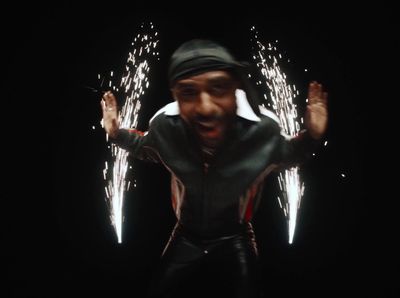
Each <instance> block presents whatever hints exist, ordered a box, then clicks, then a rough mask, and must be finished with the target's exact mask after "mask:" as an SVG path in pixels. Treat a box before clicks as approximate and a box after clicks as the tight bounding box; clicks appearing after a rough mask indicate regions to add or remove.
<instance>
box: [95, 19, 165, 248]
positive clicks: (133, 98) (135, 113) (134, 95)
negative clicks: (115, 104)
mask: <svg viewBox="0 0 400 298" xmlns="http://www.w3.org/2000/svg"><path fill="white" fill-rule="evenodd" d="M140 29H141V30H140V33H138V34H137V36H136V37H135V38H134V41H133V42H132V47H131V50H130V52H129V54H128V59H127V62H126V65H125V69H124V71H123V74H122V76H121V79H120V84H119V88H117V87H115V85H114V84H113V79H115V77H116V75H117V74H116V73H115V72H111V73H110V80H109V82H108V87H109V88H111V89H112V90H113V91H117V92H119V91H120V89H122V90H121V91H122V92H121V93H122V96H123V97H125V103H124V105H123V107H122V109H121V111H120V113H119V123H120V127H121V128H136V127H137V124H138V118H139V111H140V108H141V98H142V96H143V95H144V94H145V90H146V89H147V88H149V85H150V83H149V79H148V76H149V72H150V66H149V61H151V60H152V59H154V58H155V57H158V56H159V53H158V52H156V51H155V50H156V48H157V46H158V43H159V40H158V39H157V38H156V36H157V32H156V31H155V29H154V25H153V24H152V23H149V24H142V25H141V28H140ZM100 77H101V76H100V75H99V76H98V79H99V80H100ZM103 81H104V78H103ZM120 100H121V99H120ZM101 124H103V123H102V122H101ZM106 138H107V140H108V136H106ZM110 151H111V162H110V163H111V166H110V167H109V166H108V163H107V162H106V163H105V168H104V170H103V177H104V180H105V181H106V186H105V193H106V201H107V204H108V207H109V210H110V219H111V223H112V225H113V227H114V229H115V232H116V234H117V238H118V243H122V223H123V205H124V194H125V192H126V191H128V190H129V187H130V184H131V183H130V181H128V178H127V171H128V169H130V168H131V166H129V161H128V155H129V153H128V152H127V151H126V150H124V149H121V148H119V147H118V146H116V145H114V144H111V147H110ZM109 170H111V171H109ZM135 186H136V184H135Z"/></svg>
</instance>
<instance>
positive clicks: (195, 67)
mask: <svg viewBox="0 0 400 298" xmlns="http://www.w3.org/2000/svg"><path fill="white" fill-rule="evenodd" d="M247 66H248V64H246V63H242V62H239V61H236V60H235V58H234V57H233V56H232V55H231V53H230V52H229V51H228V50H227V49H226V48H225V47H223V46H221V45H219V44H217V43H215V42H213V41H211V40H204V39H193V40H190V41H187V42H185V43H183V44H182V45H181V46H180V47H179V48H178V49H176V51H175V52H174V53H173V54H172V57H171V60H170V64H169V68H168V79H169V84H170V86H172V85H173V84H174V83H175V82H176V81H177V80H179V79H183V78H185V77H189V76H192V75H196V74H200V73H203V72H206V71H209V70H219V69H232V70H234V71H235V72H240V71H243V70H244V69H245V68H246V67H247ZM241 69H243V70H241Z"/></svg>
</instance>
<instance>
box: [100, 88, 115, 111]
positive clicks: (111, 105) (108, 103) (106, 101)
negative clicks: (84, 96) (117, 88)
mask: <svg viewBox="0 0 400 298" xmlns="http://www.w3.org/2000/svg"><path fill="white" fill-rule="evenodd" d="M101 106H102V108H103V112H112V111H116V110H117V99H116V98H115V96H114V94H112V92H111V91H107V92H106V93H104V95H103V97H102V99H101Z"/></svg>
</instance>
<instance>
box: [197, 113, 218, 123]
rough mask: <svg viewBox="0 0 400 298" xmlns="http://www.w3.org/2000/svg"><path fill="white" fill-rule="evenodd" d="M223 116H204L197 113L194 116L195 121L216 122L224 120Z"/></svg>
mask: <svg viewBox="0 0 400 298" xmlns="http://www.w3.org/2000/svg"><path fill="white" fill-rule="evenodd" d="M222 119H223V117H222V116H221V115H217V114H215V115H210V116H204V115H196V116H195V117H194V119H193V120H194V121H195V122H216V121H220V120H222Z"/></svg>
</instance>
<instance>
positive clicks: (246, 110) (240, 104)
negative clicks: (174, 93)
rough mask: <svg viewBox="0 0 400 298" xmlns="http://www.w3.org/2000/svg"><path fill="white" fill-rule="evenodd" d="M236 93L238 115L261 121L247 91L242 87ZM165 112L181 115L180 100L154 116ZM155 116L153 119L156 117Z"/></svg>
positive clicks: (166, 113) (169, 114)
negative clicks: (251, 104) (250, 102)
mask: <svg viewBox="0 0 400 298" xmlns="http://www.w3.org/2000/svg"><path fill="white" fill-rule="evenodd" d="M235 95H236V105H237V109H236V115H238V116H239V117H242V118H244V119H247V120H250V121H254V122H258V121H261V119H260V117H258V116H257V115H256V114H255V113H254V111H253V109H252V108H251V107H250V104H249V102H248V100H247V97H246V93H245V92H244V91H243V90H241V89H237V90H236V92H235ZM163 112H164V113H165V115H168V116H177V115H179V105H178V102H177V101H174V102H171V103H169V104H167V105H166V106H165V107H163V108H162V109H161V110H159V111H158V112H157V113H156V115H154V117H155V116H157V115H158V114H160V113H163ZM154 117H153V118H152V119H154ZM150 121H151V120H150Z"/></svg>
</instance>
